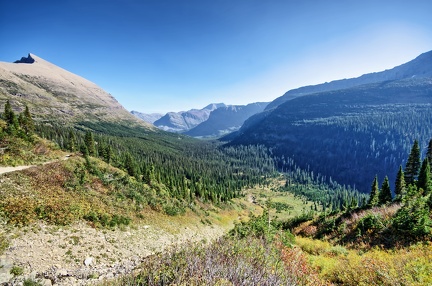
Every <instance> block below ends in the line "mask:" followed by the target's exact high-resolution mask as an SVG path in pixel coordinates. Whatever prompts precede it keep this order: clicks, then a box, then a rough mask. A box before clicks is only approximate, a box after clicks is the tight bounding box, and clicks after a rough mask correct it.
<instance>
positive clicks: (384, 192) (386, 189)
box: [379, 176, 392, 205]
mask: <svg viewBox="0 0 432 286" xmlns="http://www.w3.org/2000/svg"><path fill="white" fill-rule="evenodd" d="M391 200H392V194H391V190H390V184H389V180H388V178H387V176H386V177H385V178H384V182H383V183H382V185H381V190H380V193H379V204H380V205H385V204H387V203H389V202H391Z"/></svg>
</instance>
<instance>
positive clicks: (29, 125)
mask: <svg viewBox="0 0 432 286" xmlns="http://www.w3.org/2000/svg"><path fill="white" fill-rule="evenodd" d="M21 128H22V129H23V130H24V132H25V133H26V134H27V135H29V134H31V133H33V131H34V129H35V126H34V122H33V118H32V116H31V114H30V110H29V108H28V106H27V105H26V106H25V110H24V115H23V122H22V123H21Z"/></svg>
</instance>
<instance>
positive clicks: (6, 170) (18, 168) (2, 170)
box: [0, 155, 70, 175]
mask: <svg viewBox="0 0 432 286" xmlns="http://www.w3.org/2000/svg"><path fill="white" fill-rule="evenodd" d="M69 158H70V155H67V156H65V157H63V158H62V159H59V160H54V161H49V162H45V163H43V164H42V165H46V164H51V163H54V162H58V161H62V160H67V159H69ZM36 166H37V165H25V166H16V167H10V166H8V167H2V166H0V175H2V174H6V173H10V172H15V171H21V170H25V169H29V168H32V167H36Z"/></svg>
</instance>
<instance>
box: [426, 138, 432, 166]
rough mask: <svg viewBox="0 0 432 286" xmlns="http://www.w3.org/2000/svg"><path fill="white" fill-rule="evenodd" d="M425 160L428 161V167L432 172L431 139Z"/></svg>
mask: <svg viewBox="0 0 432 286" xmlns="http://www.w3.org/2000/svg"><path fill="white" fill-rule="evenodd" d="M426 158H427V159H428V160H429V166H430V168H431V170H432V139H431V140H430V141H429V144H428V148H427V152H426Z"/></svg>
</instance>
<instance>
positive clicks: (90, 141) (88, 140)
mask: <svg viewBox="0 0 432 286" xmlns="http://www.w3.org/2000/svg"><path fill="white" fill-rule="evenodd" d="M84 142H85V145H86V147H87V150H88V153H89V155H90V156H95V155H96V148H95V142H94V138H93V133H91V132H90V131H87V132H86V134H85V136H84Z"/></svg>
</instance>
